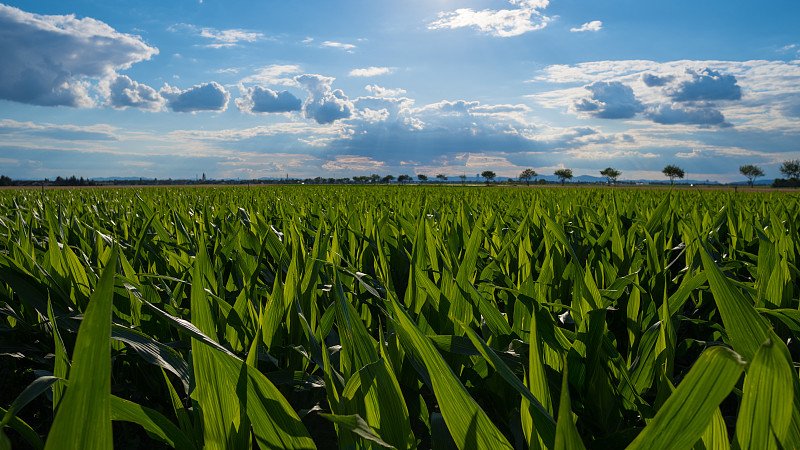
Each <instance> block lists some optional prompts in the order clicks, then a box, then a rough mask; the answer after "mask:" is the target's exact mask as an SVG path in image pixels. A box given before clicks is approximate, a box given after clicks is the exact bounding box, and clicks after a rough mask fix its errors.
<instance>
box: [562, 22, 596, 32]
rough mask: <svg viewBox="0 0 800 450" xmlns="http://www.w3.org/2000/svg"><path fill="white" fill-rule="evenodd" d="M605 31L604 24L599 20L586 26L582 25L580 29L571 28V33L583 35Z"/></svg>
mask: <svg viewBox="0 0 800 450" xmlns="http://www.w3.org/2000/svg"><path fill="white" fill-rule="evenodd" d="M602 29H603V22H601V21H599V20H593V21H591V22H586V23H585V24H583V25H581V26H580V28H570V29H569V31H571V32H573V33H581V32H584V31H600V30H602Z"/></svg>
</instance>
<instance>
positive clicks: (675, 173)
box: [661, 164, 686, 185]
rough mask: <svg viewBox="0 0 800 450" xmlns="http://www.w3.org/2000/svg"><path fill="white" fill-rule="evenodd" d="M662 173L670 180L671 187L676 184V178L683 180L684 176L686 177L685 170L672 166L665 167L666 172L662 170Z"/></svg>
mask: <svg viewBox="0 0 800 450" xmlns="http://www.w3.org/2000/svg"><path fill="white" fill-rule="evenodd" d="M661 172H662V173H663V174H664V175H666V176H667V177H668V178H669V184H670V185H673V184H675V178H681V179H682V178H683V176H684V175H686V173H685V172H684V171H683V169H681V168H680V167H678V166H675V165H672V164H670V165H668V166H667V167H664V170H662V171H661Z"/></svg>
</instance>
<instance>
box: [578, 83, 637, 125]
mask: <svg viewBox="0 0 800 450" xmlns="http://www.w3.org/2000/svg"><path fill="white" fill-rule="evenodd" d="M585 88H586V90H588V91H589V92H590V93H591V96H590V97H588V98H583V99H581V100H579V101H577V102H575V103H574V105H573V107H574V108H575V110H576V111H579V112H584V113H588V114H589V115H590V116H592V117H597V118H601V119H630V118H631V117H633V116H635V115H636V113H638V112H641V111H642V109H643V108H644V107H643V105H642V102H641V101H639V100H638V99H637V98H636V95H634V93H633V89H631V87H630V86H628V85H625V84H623V83H620V82H618V81H611V82H605V81H598V82H596V83H593V84H590V85H588V86H585Z"/></svg>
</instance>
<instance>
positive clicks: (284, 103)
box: [236, 86, 302, 114]
mask: <svg viewBox="0 0 800 450" xmlns="http://www.w3.org/2000/svg"><path fill="white" fill-rule="evenodd" d="M301 105H302V102H301V101H300V99H299V98H297V97H295V96H294V95H292V93H291V92H289V91H281V92H276V91H273V90H272V89H267V88H263V87H261V86H254V87H251V88H248V89H245V91H244V94H243V95H242V97H240V98H237V99H236V107H237V108H239V110H240V111H242V112H247V113H251V114H253V113H287V112H292V111H300V107H301Z"/></svg>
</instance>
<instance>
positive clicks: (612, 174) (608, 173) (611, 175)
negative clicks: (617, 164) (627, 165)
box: [600, 167, 622, 184]
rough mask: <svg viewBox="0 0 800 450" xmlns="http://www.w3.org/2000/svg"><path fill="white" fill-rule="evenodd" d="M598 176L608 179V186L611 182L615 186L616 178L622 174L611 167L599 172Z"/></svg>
mask: <svg viewBox="0 0 800 450" xmlns="http://www.w3.org/2000/svg"><path fill="white" fill-rule="evenodd" d="M600 175H602V176H604V177H606V178H607V179H608V184H611V182H614V184H617V178H619V176H620V175H622V172H620V171H619V170H616V169H612V168H611V167H606V168H605V169H603V170H601V171H600Z"/></svg>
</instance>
